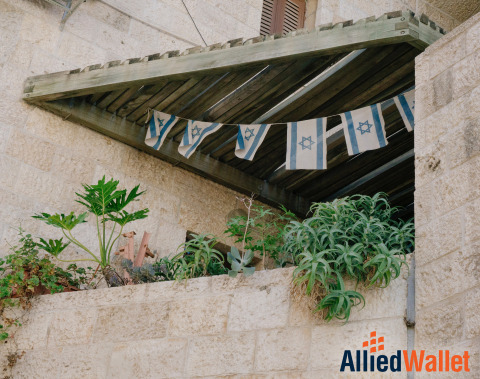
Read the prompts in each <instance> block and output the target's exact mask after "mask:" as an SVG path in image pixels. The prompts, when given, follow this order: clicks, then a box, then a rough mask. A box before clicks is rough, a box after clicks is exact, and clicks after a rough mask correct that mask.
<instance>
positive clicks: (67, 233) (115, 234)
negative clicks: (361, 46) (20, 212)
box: [33, 177, 148, 273]
mask: <svg viewBox="0 0 480 379" xmlns="http://www.w3.org/2000/svg"><path fill="white" fill-rule="evenodd" d="M118 184H119V182H118V181H116V180H113V179H111V180H109V181H106V180H105V177H103V178H102V179H101V180H99V181H98V183H97V184H94V185H86V184H83V185H82V186H83V189H84V192H83V193H76V195H77V199H76V200H75V201H76V202H77V203H80V204H82V205H83V206H84V207H85V208H86V210H87V212H84V213H81V214H80V215H78V216H76V215H75V214H74V213H73V212H72V213H70V214H68V215H65V214H58V213H56V214H52V215H51V214H48V213H41V214H37V215H35V216H33V217H34V218H36V219H38V220H42V221H44V222H46V223H47V224H48V225H52V226H54V227H56V228H59V229H61V231H62V233H63V235H64V237H65V238H66V239H67V240H68V242H66V243H64V242H63V240H62V239H63V237H62V238H61V239H59V240H51V239H50V240H49V241H48V242H47V241H45V240H43V239H41V245H40V247H41V248H42V249H43V250H45V251H46V252H48V253H50V254H52V255H53V256H55V257H56V258H57V259H58V260H60V261H62V262H75V261H91V262H95V263H97V264H98V265H99V267H101V269H102V270H103V271H104V273H105V270H106V269H107V268H108V267H109V266H110V255H111V252H112V248H113V246H114V245H115V242H116V241H117V240H118V238H119V237H120V236H121V235H122V232H123V228H124V227H125V225H127V224H128V223H130V222H132V221H135V220H140V219H143V218H145V217H147V213H148V209H142V210H138V211H135V212H131V213H130V212H127V211H126V210H125V208H126V207H127V205H129V204H130V203H132V202H133V201H136V200H138V197H139V196H140V195H142V194H143V193H144V192H138V189H139V186H138V185H137V186H135V187H134V188H133V189H132V190H131V191H130V192H128V191H127V190H125V189H122V190H120V189H118ZM88 213H91V214H93V216H94V217H95V221H96V227H97V237H98V253H97V254H95V252H93V251H91V250H90V249H89V248H87V247H86V246H85V245H84V244H82V243H81V242H80V241H79V240H77V238H75V237H74V235H73V234H72V230H73V229H74V228H75V227H76V226H78V225H80V224H82V223H85V222H87V216H88ZM109 227H110V231H109ZM70 243H72V244H74V245H76V246H77V247H79V248H80V249H81V250H83V251H84V252H85V253H87V254H88V255H89V257H88V258H84V259H77V260H62V259H60V258H59V255H60V253H61V252H62V251H63V250H64V249H65V248H66V247H67V246H68V244H70Z"/></svg>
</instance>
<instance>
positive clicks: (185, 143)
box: [182, 121, 190, 146]
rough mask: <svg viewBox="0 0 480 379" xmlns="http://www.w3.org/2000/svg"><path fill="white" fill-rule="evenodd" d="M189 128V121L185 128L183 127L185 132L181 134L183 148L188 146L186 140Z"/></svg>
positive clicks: (188, 143) (188, 142)
mask: <svg viewBox="0 0 480 379" xmlns="http://www.w3.org/2000/svg"><path fill="white" fill-rule="evenodd" d="M189 126H190V121H188V122H187V126H186V127H185V132H184V133H183V140H182V143H183V146H188V145H190V141H189V140H188V127H189Z"/></svg>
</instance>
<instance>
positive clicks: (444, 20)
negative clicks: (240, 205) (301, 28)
mask: <svg viewBox="0 0 480 379" xmlns="http://www.w3.org/2000/svg"><path fill="white" fill-rule="evenodd" d="M309 1H313V2H318V8H317V14H316V25H321V24H326V23H329V22H333V23H336V22H340V21H347V20H358V19H361V18H365V17H369V16H373V15H375V16H381V15H382V14H384V13H385V12H392V11H397V10H405V9H410V10H412V11H414V12H415V13H417V14H422V13H424V14H426V15H427V16H428V17H429V18H430V19H431V20H433V21H435V22H436V23H438V24H439V25H440V26H441V27H443V28H444V29H445V30H452V29H454V28H455V27H456V26H458V25H460V24H461V23H462V22H463V21H465V20H467V19H468V18H469V17H471V16H472V15H473V14H475V13H476V12H478V11H480V4H479V2H478V0H462V1H445V0H427V1H425V0H391V1H387V0H340V1H338V0H309Z"/></svg>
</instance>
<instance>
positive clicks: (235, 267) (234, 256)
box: [227, 246, 255, 278]
mask: <svg viewBox="0 0 480 379" xmlns="http://www.w3.org/2000/svg"><path fill="white" fill-rule="evenodd" d="M253 257H254V253H253V251H251V250H247V251H246V252H245V253H244V254H243V256H242V255H241V254H240V252H239V251H238V249H237V248H236V247H235V246H232V248H231V251H229V252H228V253H227V261H228V263H230V265H231V270H228V275H229V276H230V277H232V278H235V277H236V276H237V274H238V273H239V272H243V275H245V276H250V275H253V273H254V272H255V267H248V265H249V264H250V262H251V261H252V259H253Z"/></svg>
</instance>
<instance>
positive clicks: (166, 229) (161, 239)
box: [156, 220, 187, 258]
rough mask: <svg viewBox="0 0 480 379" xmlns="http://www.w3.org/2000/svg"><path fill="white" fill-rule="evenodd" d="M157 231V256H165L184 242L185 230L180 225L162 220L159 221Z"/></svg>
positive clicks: (173, 251)
mask: <svg viewBox="0 0 480 379" xmlns="http://www.w3.org/2000/svg"><path fill="white" fill-rule="evenodd" d="M159 224H160V225H159V228H158V231H157V234H158V236H157V242H156V248H157V257H158V258H161V257H166V256H169V255H171V254H173V253H175V252H176V251H177V248H178V247H179V246H180V245H181V244H182V243H184V242H185V239H186V235H187V231H186V230H185V229H184V228H182V227H181V226H180V225H177V224H171V223H169V222H166V221H164V220H161V221H160V223H159Z"/></svg>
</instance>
